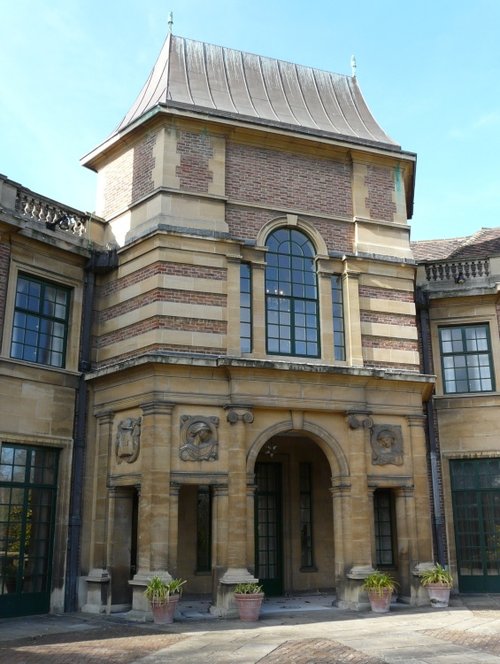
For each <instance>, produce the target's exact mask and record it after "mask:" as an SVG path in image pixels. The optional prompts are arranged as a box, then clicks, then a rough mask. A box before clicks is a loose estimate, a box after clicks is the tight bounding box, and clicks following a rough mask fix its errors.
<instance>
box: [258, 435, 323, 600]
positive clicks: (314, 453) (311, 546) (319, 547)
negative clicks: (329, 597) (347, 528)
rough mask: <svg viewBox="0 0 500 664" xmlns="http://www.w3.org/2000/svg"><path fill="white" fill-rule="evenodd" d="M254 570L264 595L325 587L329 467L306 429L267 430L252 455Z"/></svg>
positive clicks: (315, 589)
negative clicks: (268, 432) (258, 447)
mask: <svg viewBox="0 0 500 664" xmlns="http://www.w3.org/2000/svg"><path fill="white" fill-rule="evenodd" d="M254 473H255V484H256V491H255V502H254V523H255V576H256V577H257V578H259V580H260V582H261V583H262V584H263V586H264V590H265V592H266V594H267V595H281V594H284V593H291V592H307V591H317V590H325V591H326V590H331V589H332V586H333V585H334V581H333V580H334V578H335V570H334V562H335V551H334V532H333V509H332V497H331V493H330V488H331V478H332V469H331V467H330V463H329V461H328V459H327V457H326V455H325V453H324V452H323V451H322V449H321V448H320V446H319V445H318V444H317V443H316V442H315V440H313V438H312V437H311V436H310V435H308V434H307V433H306V432H296V431H293V432H292V431H287V432H281V433H278V434H275V435H273V436H272V437H271V438H269V440H267V442H265V443H264V444H263V445H262V446H261V447H260V451H259V452H258V454H257V455H256V456H255V465H254Z"/></svg>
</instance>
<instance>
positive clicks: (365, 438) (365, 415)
mask: <svg viewBox="0 0 500 664" xmlns="http://www.w3.org/2000/svg"><path fill="white" fill-rule="evenodd" d="M347 423H348V425H349V466H350V471H351V474H350V479H351V500H350V503H351V505H350V508H351V512H350V515H349V516H350V526H351V533H350V535H351V537H350V543H351V544H350V546H351V558H350V561H349V560H346V568H347V570H348V571H347V574H346V582H345V588H344V592H343V598H342V599H341V600H340V601H339V606H343V607H344V608H350V609H360V608H364V607H365V605H366V606H367V605H368V604H367V598H366V593H364V591H362V589H361V585H362V582H363V579H364V578H365V577H366V576H367V575H368V574H369V573H370V572H371V571H373V563H372V542H373V500H372V501H371V502H370V498H371V495H372V494H371V493H370V492H369V490H368V482H367V465H366V457H367V450H368V449H369V448H370V430H371V427H372V426H373V421H372V419H371V417H370V413H369V412H368V411H362V410H356V411H348V413H347ZM347 518H349V517H347ZM349 566H350V569H348V568H349Z"/></svg>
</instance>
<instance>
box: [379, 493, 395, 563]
mask: <svg viewBox="0 0 500 664" xmlns="http://www.w3.org/2000/svg"><path fill="white" fill-rule="evenodd" d="M373 517H374V533H375V561H376V565H377V567H386V568H394V567H396V565H397V548H396V545H397V533H396V501H395V495H394V491H393V490H392V489H385V488H380V489H376V490H375V491H374V492H373Z"/></svg>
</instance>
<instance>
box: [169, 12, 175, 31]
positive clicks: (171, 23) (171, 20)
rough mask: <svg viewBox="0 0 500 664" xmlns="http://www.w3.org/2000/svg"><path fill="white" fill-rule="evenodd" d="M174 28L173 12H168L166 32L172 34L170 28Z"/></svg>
mask: <svg viewBox="0 0 500 664" xmlns="http://www.w3.org/2000/svg"><path fill="white" fill-rule="evenodd" d="M173 26H174V12H170V14H169V15H168V31H169V32H172V28H173Z"/></svg>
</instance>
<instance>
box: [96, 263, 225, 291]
mask: <svg viewBox="0 0 500 664" xmlns="http://www.w3.org/2000/svg"><path fill="white" fill-rule="evenodd" d="M159 274H166V275H173V276H181V277H196V278H198V279H214V280H216V281H222V280H225V279H226V274H227V272H226V270H225V269H223V268H216V267H204V266H202V265H190V264H188V263H166V262H163V261H155V262H154V263H150V264H149V265H147V266H145V267H143V268H140V269H139V270H136V271H135V272H131V273H130V274H128V275H127V276H125V277H120V278H118V279H110V280H109V281H107V282H106V283H104V284H102V285H101V286H100V287H99V297H106V296H108V295H111V294H112V293H115V292H117V291H120V290H123V289H124V288H127V287H128V286H132V285H134V284H137V283H139V282H141V281H144V280H145V279H148V278H149V277H154V276H156V275H159Z"/></svg>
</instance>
